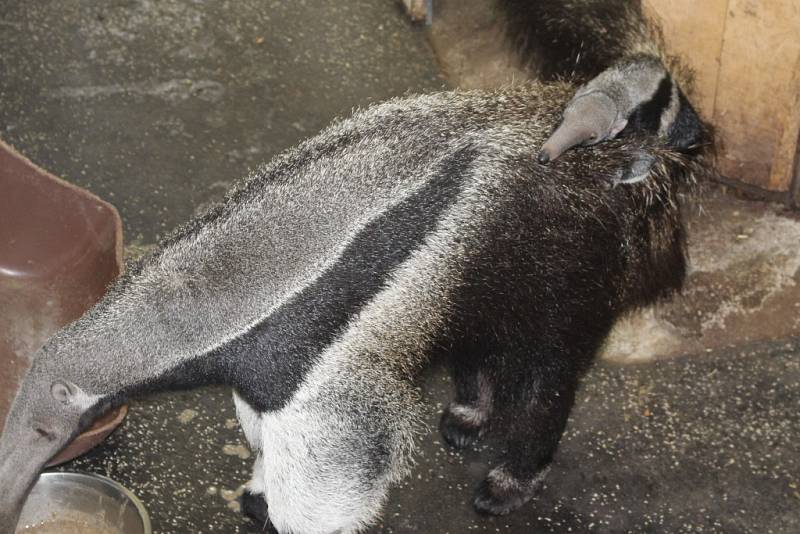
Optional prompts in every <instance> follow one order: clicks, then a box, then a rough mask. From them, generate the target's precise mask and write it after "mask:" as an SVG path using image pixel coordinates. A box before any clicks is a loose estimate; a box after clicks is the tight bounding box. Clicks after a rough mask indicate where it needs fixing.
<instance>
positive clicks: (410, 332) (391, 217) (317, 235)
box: [0, 0, 705, 534]
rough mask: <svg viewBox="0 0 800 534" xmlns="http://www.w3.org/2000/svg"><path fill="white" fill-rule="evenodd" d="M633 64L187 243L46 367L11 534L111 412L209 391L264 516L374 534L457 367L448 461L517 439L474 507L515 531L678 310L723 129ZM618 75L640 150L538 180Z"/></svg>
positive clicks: (424, 120)
mask: <svg viewBox="0 0 800 534" xmlns="http://www.w3.org/2000/svg"><path fill="white" fill-rule="evenodd" d="M587 1H588V0H586V1H581V2H579V1H577V0H573V1H571V2H566V3H564V5H565V6H568V8H569V9H581V7H580V6H586V5H587ZM545 4H547V5H550V6H556V4H555V3H553V2H544V1H543V2H542V5H545ZM612 4H613V5H617V6H618V7H619V5H618V4H617V3H616V2H612ZM631 5H634V4H631ZM636 5H638V3H637V4H636ZM569 6H571V7H569ZM620 9H621V11H619V12H618V13H617V15H618V16H621V17H622V18H623V19H626V17H627V15H626V14H630V13H633V15H636V16H638V15H639V14H640V13H639V12H638V11H636V9H634V10H633V11H630V10H629V9H628V8H626V7H621V8H620ZM637 9H638V8H637ZM573 15H581V14H580V13H573ZM583 15H585V16H586V17H589V18H588V19H586V18H580V17H578V18H574V19H570V18H565V17H563V16H561V17H552V18H551V19H549V20H551V21H552V22H553V24H552V25H546V27H547V28H548V31H556V26H557V25H558V24H561V25H562V26H563V25H566V24H571V22H570V21H577V22H579V23H580V24H578V25H576V26H575V28H585V29H586V31H587V32H588V33H587V35H586V37H587V39H588V38H590V37H592V36H595V37H597V35H595V34H597V33H598V32H597V31H596V30H597V28H598V26H597V24H598V20H605V19H602V17H600V19H597V17H595V19H594V22H592V20H591V19H592V16H593V15H592V13H591V12H589V13H588V14H587V13H584V14H583ZM612 18H613V17H612ZM636 20H641V19H640V18H638V19H636ZM612 22H613V21H612ZM613 25H614V26H613V27H614V28H617V30H618V31H617V30H614V31H611V32H610V33H608V38H607V39H611V41H612V42H613V40H614V39H619V40H620V41H619V43H617V47H616V48H615V49H614V50H616V52H614V53H615V54H617V52H622V51H624V52H625V53H626V54H627V53H632V52H637V53H638V52H642V49H641V47H640V46H639V45H636V46H634V45H633V44H631V43H640V44H641V43H645V44H643V45H642V46H645V45H646V40H643V39H641V36H642V35H645V33H641V32H639V30H637V29H636V28H637V27H638V26H636V24H635V23H634V22H631V20H628V19H626V20H618V21H616V22H613ZM591 28H594V31H593V30H591ZM626 28H627V29H626ZM582 31H583V30H582ZM637 32H639V33H637ZM600 34H601V35H605V34H603V32H600ZM565 35H569V32H566V33H565ZM626 36H627V37H626ZM573 37H575V36H573ZM578 37H580V38H581V39H583V36H580V35H579V36H578ZM604 39H606V38H603V39H596V40H595V41H593V42H597V43H607V42H608V41H607V40H604ZM626 39H627V40H626ZM585 42H589V41H581V43H582V44H579V45H577V44H576V43H572V44H571V45H570V47H568V48H569V49H570V50H581V51H583V50H584V48H585V45H584V44H583V43H585ZM620 43H623V44H620ZM576 47H577V48H576ZM645 48H646V47H645ZM608 50H610V49H608ZM581 53H583V52H581ZM612 55H613V54H612ZM617 56H619V54H617ZM583 57H588V56H583ZM595 57H596V58H599V59H601V60H603V61H605V60H609V57H610V56H609V55H608V54H605V52H604V53H603V54H595ZM626 57H629V60H631V59H630V58H631V57H633V58H634V59H632V60H631V61H639V60H637V59H635V57H636V56H635V54H634V55H633V56H626ZM639 57H641V56H639ZM648 57H656V56H648ZM618 59H619V57H615V59H614V61H616V60H618ZM557 60H558V58H557V57H556V58H554V60H553V62H554V64H555V63H558V61H557ZM622 61H625V60H624V59H623V60H622ZM647 61H649V60H647V59H646V60H644V61H643V62H641V63H637V64H633V66H634V67H636V68H634V69H633V70H631V71H630V72H633V73H634V74H635V73H642V72H646V71H647V69H646V68H644V67H647ZM599 65H600V63H598V65H596V66H595V67H598V66H599ZM614 65H617V66H616V67H614V66H612V64H611V63H608V64H604V65H603V67H602V68H601V69H600V70H598V71H597V72H595V73H593V74H592V75H591V76H588V77H582V76H581V75H580V73H579V72H577V71H575V73H574V74H575V75H576V78H575V80H573V81H570V82H567V81H562V82H555V83H550V84H541V83H531V84H529V85H525V86H521V87H517V88H514V89H507V90H503V91H497V92H451V93H441V94H435V95H427V96H417V97H410V98H404V99H395V100H391V101H389V102H386V103H384V104H381V105H377V106H374V107H372V108H369V109H367V110H364V111H360V112H357V113H356V114H354V115H353V117H351V118H349V119H347V120H343V121H340V122H337V123H335V124H334V125H332V126H331V127H329V128H328V129H326V130H325V131H323V132H322V133H320V134H319V135H317V136H316V137H314V138H312V139H310V140H308V141H306V142H305V143H302V144H301V145H300V146H298V147H297V148H294V149H291V150H289V151H287V152H285V153H284V154H282V155H281V156H279V157H277V158H276V159H275V160H273V161H272V162H271V163H269V164H267V165H265V166H263V167H262V168H261V169H259V170H258V171H257V172H256V173H255V174H254V175H253V176H251V177H250V178H249V179H248V180H247V181H245V182H244V183H243V184H242V185H241V186H240V187H239V188H237V189H236V190H235V191H234V192H233V193H232V194H231V195H230V196H228V197H227V198H226V200H225V202H223V203H222V204H221V205H220V206H218V207H216V208H214V209H212V210H211V211H210V212H209V213H207V214H206V215H204V216H203V217H200V218H198V219H196V220H194V221H192V222H190V223H188V224H187V225H186V226H184V227H183V228H180V229H179V230H177V231H176V232H175V233H174V234H173V235H171V236H170V237H169V238H168V239H167V240H165V241H164V242H163V243H161V245H160V246H159V248H158V250H157V251H156V252H154V253H153V254H151V255H150V256H148V257H146V258H144V259H143V260H141V261H140V262H138V263H137V264H135V265H133V266H131V267H130V268H129V269H128V271H127V273H126V275H125V276H124V277H123V278H122V279H121V280H119V281H118V282H117V283H116V284H115V285H114V287H112V288H111V290H110V291H109V293H108V294H107V296H106V297H105V298H104V299H103V300H102V301H101V302H100V303H99V304H98V305H97V306H95V307H94V308H93V309H92V310H91V311H90V312H89V313H87V314H86V315H85V316H84V317H82V318H81V319H80V320H78V321H76V322H75V323H73V324H72V325H69V326H68V327H66V328H64V329H63V330H62V331H60V332H59V333H58V334H57V335H55V336H54V337H53V338H52V339H51V340H50V341H48V343H47V344H46V345H45V346H44V347H43V348H42V349H41V350H40V351H39V352H38V353H37V354H36V355H35V357H34V360H33V366H32V368H31V370H30V372H29V373H28V375H27V376H26V377H25V379H24V381H23V383H22V386H21V390H20V392H19V394H18V395H17V397H16V399H15V401H14V405H13V406H12V410H11V412H10V414H9V417H8V420H7V424H6V427H5V430H4V433H3V436H2V437H1V438H0V487H3V493H2V494H0V534H12V533H13V529H14V525H15V523H16V519H17V515H18V513H19V510H20V507H21V505H22V503H23V501H24V498H25V495H26V493H27V491H28V490H29V488H30V486H31V484H32V483H33V480H34V479H35V476H36V475H37V474H38V472H39V470H40V469H41V467H42V466H43V465H44V463H45V462H46V461H47V460H48V459H49V458H50V457H51V456H52V455H53V454H55V453H56V452H57V451H58V450H60V449H61V448H62V447H63V446H64V445H65V444H66V443H67V442H68V441H69V440H70V439H71V437H73V436H74V435H75V434H76V433H77V432H78V431H80V430H81V429H83V428H85V427H86V426H87V425H88V424H89V423H90V421H91V420H92V418H93V417H94V416H96V415H97V414H99V413H100V412H102V411H103V410H104V409H106V408H108V407H110V406H113V405H117V404H119V403H121V402H124V401H125V400H126V399H127V398H129V397H133V396H137V395H142V394H146V393H148V392H150V391H157V390H165V389H176V388H186V387H196V386H199V385H202V384H211V383H218V384H227V385H230V386H231V387H233V389H234V390H235V392H236V393H235V395H236V396H235V402H236V408H237V412H238V414H239V418H240V422H241V424H242V426H243V429H244V432H245V435H246V437H247V439H248V441H249V442H250V445H251V447H252V448H253V449H254V451H255V452H256V455H255V456H256V462H255V467H254V473H253V478H252V480H251V481H250V483H249V485H248V495H249V496H252V497H253V498H252V499H249V500H248V503H250V504H253V503H256V505H257V506H258V505H260V506H261V507H262V508H263V509H262V510H257V512H258V514H257V515H258V516H259V517H263V518H266V517H267V515H268V519H269V521H271V522H272V524H273V525H274V526H275V527H276V528H277V530H278V531H279V532H282V533H295V534H296V533H311V534H317V533H319V534H329V533H331V532H339V533H342V534H347V533H352V532H357V531H359V530H361V529H363V528H364V527H365V526H367V525H369V524H372V523H374V522H375V521H376V520H377V518H378V517H379V514H380V510H381V507H382V504H383V501H384V500H385V498H386V495H387V491H388V487H389V486H390V485H391V484H392V483H394V482H396V481H398V480H399V479H400V478H401V477H402V476H403V475H404V473H405V472H406V471H407V469H408V467H409V462H410V458H411V452H412V450H413V445H414V438H415V435H416V434H417V433H418V432H419V429H420V424H419V419H420V418H419V399H418V393H417V390H416V387H415V386H416V382H415V381H416V379H417V377H418V375H419V373H420V372H421V371H422V370H423V369H424V368H425V367H426V366H427V365H428V363H429V362H430V361H431V360H432V359H434V358H436V357H440V356H446V357H448V358H450V360H451V362H452V363H453V367H454V376H455V382H456V389H457V396H456V399H455V403H454V404H453V406H454V407H455V410H454V411H453V413H449V412H448V413H449V415H450V417H448V413H446V414H445V417H444V418H443V420H442V431H443V433H444V434H445V436H446V438H447V439H448V442H450V443H452V444H454V445H457V446H458V445H463V444H466V443H468V442H469V441H471V440H473V439H477V438H479V437H480V436H481V435H482V433H483V431H485V430H486V428H487V426H486V425H488V424H490V421H491V425H492V426H494V427H496V428H500V429H502V432H504V433H505V434H506V435H507V445H508V446H507V447H506V449H507V451H506V452H505V453H504V455H503V456H502V457H501V458H500V459H499V466H498V467H496V468H495V469H494V470H492V471H491V472H490V475H489V476H487V478H486V479H485V480H484V483H483V484H482V485H481V486H480V488H479V491H478V495H477V497H476V499H475V507H476V508H477V509H478V510H479V511H482V512H486V513H493V514H503V513H507V512H509V511H510V510H512V509H513V508H515V507H517V506H520V505H521V504H522V503H524V502H526V501H527V500H528V499H530V498H531V497H532V496H533V492H534V491H536V489H537V488H539V487H540V486H541V481H542V478H543V476H544V473H546V471H547V469H548V466H549V464H550V461H551V460H552V456H553V454H554V452H555V450H556V447H557V445H558V441H559V439H560V436H561V434H562V432H563V430H564V426H565V424H566V420H567V416H568V414H569V411H570V409H571V406H572V401H573V399H574V392H575V389H576V387H577V381H578V378H579V376H580V374H581V372H583V370H585V369H586V367H587V366H588V365H589V364H590V362H591V360H592V357H593V356H594V354H595V353H596V351H597V350H598V348H599V347H600V345H601V344H602V342H603V340H604V339H605V337H606V335H607V334H608V332H609V330H610V328H611V326H612V325H613V323H614V320H615V319H616V317H618V316H619V315H620V314H622V313H624V312H625V311H626V310H628V309H630V308H632V307H634V306H640V305H644V304H647V303H650V302H653V301H654V300H656V299H658V298H661V297H664V296H666V295H669V294H671V293H672V292H673V291H676V290H678V289H679V288H680V286H681V283H682V281H683V278H684V275H685V268H686V265H685V251H684V245H685V238H684V229H683V224H682V220H681V208H680V202H679V191H680V190H681V188H682V187H684V186H686V185H687V184H692V183H693V182H694V180H695V177H696V176H697V175H699V174H700V173H703V172H705V165H704V163H703V160H702V151H701V150H700V149H699V148H700V147H701V146H702V143H703V139H704V137H703V134H702V131H701V130H702V125H701V124H700V122H699V120H697V119H696V116H695V115H693V110H691V106H690V105H689V104H688V102H685V99H683V100H681V98H682V94H679V93H676V91H675V89H674V87H675V86H674V85H672V84H671V81H670V80H669V77H668V76H661V74H660V73H658V74H657V76H656V77H655V78H658V79H655V78H653V77H652V76H651V77H650V78H647V79H645V80H644V83H640V82H641V81H642V80H638V81H632V80H631V79H629V78H630V77H628V78H626V76H624V75H623V76H621V77H620V75H619V74H620V73H623V74H624V72H628V71H625V70H624V68H623V69H620V68H619V66H620V65H622V66H623V67H624V65H625V63H619V62H617V63H614ZM562 66H563V65H562ZM607 67H611V68H612V69H613V68H616V71H615V72H616V73H607V74H606V78H609V79H611V81H612V82H613V83H604V84H601V85H602V87H601V89H602V90H603V91H607V92H608V94H609V95H612V96H613V95H614V94H615V93H614V91H613V90H612V89H614V87H616V88H618V89H620V90H621V92H618V93H616V97H614V98H612V100H613V101H614V102H615V106H616V105H617V104H620V103H624V102H623V101H625V102H627V100H626V99H628V100H630V102H627V104H625V105H621V106H620V107H617V108H614V110H615V111H619V109H622V110H623V112H624V113H629V116H627V117H625V120H627V124H628V125H629V126H628V129H629V130H630V131H629V132H628V133H627V135H623V136H621V137H620V138H618V139H612V140H609V141H607V142H605V143H603V144H602V145H599V146H598V147H596V148H590V149H574V150H567V151H566V152H564V153H563V154H559V157H558V160H557V161H554V162H552V163H550V164H549V165H547V166H544V165H541V164H539V163H537V161H536V158H535V156H534V155H535V153H536V151H537V150H538V148H539V147H541V146H542V144H543V143H544V142H545V140H546V139H547V137H548V136H549V135H550V132H552V131H553V130H554V129H555V128H556V126H557V125H558V124H559V121H560V120H561V117H562V111H563V110H564V108H565V106H567V104H568V103H569V102H570V101H572V99H573V96H574V95H575V92H576V91H577V90H578V89H579V87H580V85H579V83H578V82H580V83H584V82H586V81H587V80H588V79H590V78H592V77H594V76H596V75H597V74H600V76H601V77H602V76H603V74H602V73H601V71H602V70H603V69H605V68H607ZM640 67H643V68H644V70H641V69H640V70H637V69H639V68H640ZM556 70H557V69H556V67H555V66H554V67H553V71H554V72H555V71H556ZM630 72H629V74H630ZM648 72H649V71H648ZM583 74H586V72H584V73H583ZM659 77H660V78H659ZM601 79H602V78H601ZM626 79H627V82H626ZM659 80H660V81H659ZM606 81H608V80H606ZM651 82H653V83H651ZM656 82H657V83H656ZM590 83H591V82H590ZM626 83H630V84H632V85H633V86H634V87H627V88H626V87H625V84H626ZM620 84H621V85H620ZM653 87H655V88H656V89H655V92H653V91H652V89H653ZM631 95H633V97H631ZM637 95H638V96H637ZM676 95H678V100H676ZM643 100H644V101H643ZM690 111H691V113H690ZM623 133H624V132H623ZM610 137H614V136H613V135H612V136H610ZM625 182H635V183H625ZM609 183H610V184H614V185H616V187H609V186H608V184H609ZM470 410H472V411H471V412H470ZM464 414H471V415H472V416H470V417H466V418H465V417H463V415H464ZM267 503H268V504H269V510H268V512H267V511H266V505H267Z"/></svg>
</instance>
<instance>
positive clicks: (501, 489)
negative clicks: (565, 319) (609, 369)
mask: <svg viewBox="0 0 800 534" xmlns="http://www.w3.org/2000/svg"><path fill="white" fill-rule="evenodd" d="M535 347H536V345H533V344H520V345H519V346H517V347H515V348H513V349H512V350H510V351H508V352H507V353H506V357H505V358H504V360H503V362H504V365H503V368H502V370H501V371H500V372H499V377H498V387H497V392H496V394H495V404H496V406H495V409H496V412H497V417H496V419H497V421H496V424H497V425H498V433H503V435H504V436H506V446H505V447H504V449H505V452H504V453H503V454H502V456H501V457H500V459H499V460H500V461H499V462H498V464H497V465H496V466H495V467H494V468H493V469H492V470H491V471H490V472H489V474H488V475H487V477H486V478H485V479H484V481H483V482H482V483H481V484H480V486H479V487H478V490H477V494H476V496H475V501H474V506H475V509H476V510H477V511H479V512H481V513H486V514H492V515H502V514H507V513H508V512H510V511H512V510H514V509H516V508H519V507H520V506H522V505H523V504H525V503H526V502H527V501H529V500H530V499H531V498H532V497H533V496H534V495H535V494H536V492H537V491H538V490H539V489H540V488H541V486H542V483H543V481H544V477H545V475H546V474H547V471H548V470H549V466H550V462H551V461H552V459H553V455H554V454H555V452H556V449H557V447H558V443H559V441H560V439H561V435H562V434H563V432H564V428H565V426H566V423H567V417H568V416H569V412H570V409H571V408H572V405H573V402H574V398H575V388H576V386H577V379H578V371H577V369H575V368H574V366H573V365H572V363H573V362H572V361H571V359H570V358H569V357H568V356H566V355H562V354H559V355H556V356H548V355H545V354H543V353H542V352H541V351H539V350H536V349H535ZM493 424H495V423H493Z"/></svg>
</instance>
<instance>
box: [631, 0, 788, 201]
mask: <svg viewBox="0 0 800 534" xmlns="http://www.w3.org/2000/svg"><path fill="white" fill-rule="evenodd" d="M645 5H646V7H647V9H648V10H649V12H650V13H651V14H652V16H654V17H656V18H657V20H658V21H659V24H660V25H661V26H662V28H663V30H664V37H665V40H666V42H667V48H668V51H669V53H670V54H675V55H677V56H679V57H680V58H681V59H682V60H683V61H684V62H685V63H686V64H688V66H689V67H690V68H691V69H692V70H693V71H694V74H695V83H694V86H693V87H692V88H691V89H690V90H689V94H690V96H691V98H692V101H693V102H694V103H695V104H696V105H697V107H698V108H699V111H700V113H701V115H702V116H703V117H704V118H705V119H707V120H710V121H711V122H712V123H713V124H714V126H715V127H716V129H717V134H718V140H719V144H718V158H719V160H718V163H719V168H720V171H721V172H722V174H724V175H725V176H727V177H729V178H733V179H735V180H740V181H742V182H746V183H748V184H751V185H755V186H758V187H760V188H763V189H766V190H770V191H782V192H786V191H789V190H790V188H791V186H792V180H793V176H794V172H795V168H796V158H797V146H798V138H800V1H798V0H704V1H702V2H697V1H696V0H645Z"/></svg>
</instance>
